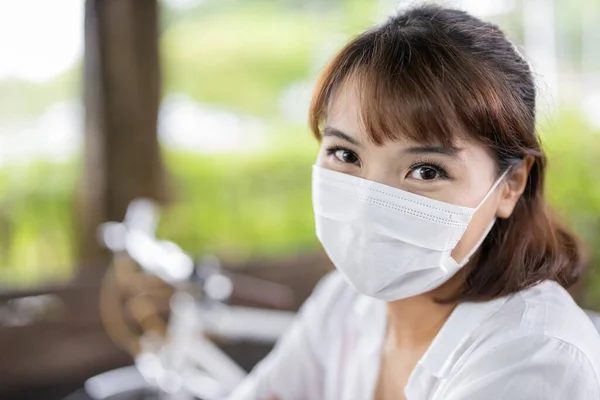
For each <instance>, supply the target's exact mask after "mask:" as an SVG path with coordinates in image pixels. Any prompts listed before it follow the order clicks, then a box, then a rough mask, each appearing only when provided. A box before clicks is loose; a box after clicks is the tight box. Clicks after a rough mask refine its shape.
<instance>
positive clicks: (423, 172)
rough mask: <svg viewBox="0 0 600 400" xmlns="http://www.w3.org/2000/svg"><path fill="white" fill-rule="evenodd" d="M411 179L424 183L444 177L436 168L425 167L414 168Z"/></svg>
mask: <svg viewBox="0 0 600 400" xmlns="http://www.w3.org/2000/svg"><path fill="white" fill-rule="evenodd" d="M410 177H411V178H413V179H418V180H422V181H431V180H434V179H438V178H441V177H443V174H442V173H441V172H440V171H439V170H437V169H436V168H433V167H430V166H426V165H423V166H420V167H416V168H413V170H412V171H411V172H410Z"/></svg>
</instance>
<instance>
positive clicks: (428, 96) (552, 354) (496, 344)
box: [231, 5, 600, 400]
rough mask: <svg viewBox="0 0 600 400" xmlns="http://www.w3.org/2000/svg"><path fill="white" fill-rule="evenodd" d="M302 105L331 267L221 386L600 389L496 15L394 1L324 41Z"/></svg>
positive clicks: (479, 393) (512, 53)
mask: <svg viewBox="0 0 600 400" xmlns="http://www.w3.org/2000/svg"><path fill="white" fill-rule="evenodd" d="M310 119H311V126H312V129H313V131H314V133H315V135H316V136H317V138H318V139H319V140H320V142H321V151H320V153H319V156H318V160H317V163H316V166H315V167H314V170H313V202H314V210H315V217H316V229H317V236H318V238H319V240H320V241H321V243H322V244H323V247H324V248H325V251H326V252H327V254H328V255H329V257H330V258H331V260H332V262H333V264H334V265H335V267H336V269H337V270H338V272H334V273H332V274H330V275H328V276H327V277H326V278H324V280H323V281H322V282H321V283H320V284H319V285H318V287H317V288H316V290H315V292H314V293H313V295H312V296H311V298H310V299H309V300H308V301H307V302H306V304H305V305H304V306H303V308H302V310H301V313H300V315H299V317H298V320H297V322H296V324H295V325H294V326H293V328H292V329H291V331H290V332H289V333H288V334H287V335H286V336H285V337H284V338H283V339H282V340H281V341H280V343H279V344H278V345H277V346H276V348H275V350H274V351H273V352H272V354H270V355H269V356H268V357H267V358H266V359H265V360H264V361H263V362H262V363H261V364H260V365H259V366H258V367H257V368H256V369H255V370H254V371H253V372H252V373H251V374H250V376H249V378H248V380H247V381H246V382H245V383H244V384H243V385H242V386H241V387H240V388H239V390H237V391H236V392H235V393H234V394H233V396H232V397H231V398H233V399H269V398H270V399H280V400H288V399H310V400H317V399H332V400H342V399H348V400H350V399H352V400H365V399H373V398H375V399H390V400H391V399H394V400H396V399H408V400H426V399H427V400H467V399H468V400H532V399H539V400H548V399H561V400H580V399H581V400H583V399H586V400H587V399H600V384H599V382H600V336H599V335H598V333H597V332H596V330H595V329H594V326H593V325H592V323H591V321H590V320H589V319H588V317H587V316H586V315H585V314H584V313H583V312H582V310H581V309H580V308H579V307H578V306H577V305H576V304H575V303H574V301H573V300H572V298H571V297H570V296H569V294H568V293H567V292H566V290H565V288H566V287H569V286H570V285H572V284H573V283H574V282H575V281H576V280H577V278H578V275H579V274H580V257H579V252H578V248H577V244H576V240H575V238H574V237H573V236H572V235H571V234H570V233H569V232H568V231H566V230H565V229H564V228H563V227H562V226H561V225H559V224H558V223H557V221H556V220H555V219H554V218H553V217H552V214H551V213H550V211H549V209H548V206H547V204H546V201H545V199H544V190H543V189H544V173H545V157H544V154H543V152H542V150H541V148H540V144H539V141H538V138H537V136H536V133H535V87H534V83H533V79H532V74H531V71H530V69H529V66H528V64H527V62H526V61H525V60H524V59H523V58H522V57H521V56H520V55H519V53H518V52H517V51H516V50H515V48H514V46H513V45H512V44H511V42H510V41H509V40H508V39H507V38H506V36H505V35H504V34H503V33H502V32H501V31H500V30H499V29H498V28H497V27H496V26H494V25H491V24H489V23H486V22H483V21H481V20H479V19H477V18H474V17H472V16H470V15H468V14H467V13H465V12H462V11H457V10H453V9H447V8H440V7H437V6H431V5H429V6H420V7H416V8H412V9H410V10H408V11H405V12H403V13H401V14H399V15H397V16H395V17H393V18H391V19H389V20H388V21H387V22H386V23H384V24H383V25H380V26H377V27H375V28H373V29H371V30H368V31H367V32H365V33H363V34H362V35H360V36H358V37H357V38H355V39H354V40H352V41H351V42H350V43H348V44H347V45H346V46H345V47H344V48H343V49H342V50H341V51H340V52H339V53H338V55H337V56H336V57H335V58H334V59H333V61H332V62H331V63H330V64H329V66H328V67H327V68H326V69H325V71H324V72H323V74H322V76H321V79H320V80H319V82H318V84H317V87H316V90H315V94H314V97H313V102H312V109H311V115H310Z"/></svg>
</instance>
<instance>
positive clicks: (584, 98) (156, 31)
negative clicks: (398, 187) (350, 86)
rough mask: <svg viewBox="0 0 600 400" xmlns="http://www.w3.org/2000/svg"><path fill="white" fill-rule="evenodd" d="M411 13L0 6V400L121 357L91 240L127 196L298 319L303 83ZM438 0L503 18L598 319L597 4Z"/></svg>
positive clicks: (268, 5)
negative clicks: (251, 279)
mask: <svg viewBox="0 0 600 400" xmlns="http://www.w3.org/2000/svg"><path fill="white" fill-rule="evenodd" d="M410 4H413V2H405V1H400V2H398V1H397V0H327V1H324V0H277V1H276V0H160V1H158V0H85V1H84V0H52V1H47V0H19V1H11V0H0V397H1V396H2V394H4V395H5V396H13V397H14V398H47V399H60V398H62V397H63V396H64V395H66V394H67V393H69V392H71V391H73V390H75V389H76V388H77V387H79V386H80V385H81V383H82V382H83V380H84V379H86V378H87V377H89V376H92V375H94V374H96V373H99V372H102V371H105V370H108V369H111V368H114V367H117V366H122V365H127V364H128V363H131V357H130V356H129V355H128V354H127V353H126V352H125V351H122V350H119V349H118V348H117V347H115V346H114V345H113V344H112V343H111V341H110V340H109V339H108V337H106V334H105V333H104V330H103V325H102V323H101V321H100V318H99V317H98V315H97V314H98V300H97V298H98V290H99V287H100V284H101V281H102V276H103V275H104V273H105V271H106V268H107V265H108V264H109V262H110V259H111V258H110V254H109V253H108V252H107V251H106V250H105V249H104V248H103V247H102V246H101V244H100V243H99V241H98V237H97V236H98V235H97V233H96V232H97V229H98V226H99V224H101V223H102V222H106V221H121V220H122V219H123V217H124V215H125V211H126V207H127V205H128V204H129V202H130V201H131V200H133V199H135V198H138V197H148V198H153V199H156V200H157V201H159V202H160V204H162V216H161V219H160V223H159V225H158V231H157V236H158V237H160V238H165V239H168V240H170V241H172V242H174V243H176V244H177V245H179V246H180V247H181V248H182V249H183V250H184V251H186V252H187V253H189V254H190V255H192V256H193V257H200V256H201V255H203V254H207V253H210V254H214V255H216V256H217V257H219V259H220V260H221V262H222V265H223V266H224V267H225V269H226V270H229V271H235V272H236V273H240V274H243V275H247V276H255V277H260V278H263V279H267V280H270V281H275V282H279V283H282V284H284V285H286V286H287V287H289V288H291V290H292V291H293V292H294V300H293V301H292V302H291V303H288V304H287V305H286V306H285V307H283V308H286V307H287V308H289V309H290V310H293V309H295V308H297V307H298V305H299V304H300V303H301V302H302V301H303V300H304V298H305V297H306V296H307V295H308V294H309V293H310V290H311V288H312V286H313V285H314V284H315V282H316V281H317V280H318V279H319V277H320V276H322V275H323V273H324V272H325V271H326V270H327V268H328V262H327V260H326V259H325V258H324V257H323V255H322V254H321V252H320V248H319V245H318V243H317V241H316V239H315V237H314V229H313V216H312V208H311V203H310V171H311V168H310V166H311V164H312V163H313V161H314V158H315V157H316V151H317V145H316V143H315V141H314V140H313V139H312V138H311V135H310V133H309V130H308V128H307V124H306V116H307V110H308V103H309V100H310V95H311V90H312V87H313V83H314V80H315V78H316V76H317V74H318V72H319V70H320V69H321V68H322V67H323V66H324V64H325V63H326V62H327V60H328V59H329V58H330V57H332V56H333V54H334V53H335V52H336V50H338V49H339V48H340V47H341V46H342V45H343V43H344V42H345V41H346V40H348V39H349V38H350V37H352V36H353V35H356V34H358V33H359V32H361V31H362V30H364V29H365V28H366V27H368V26H370V25H372V24H374V23H376V22H377V21H380V20H381V19H383V18H385V17H386V15H389V14H391V13H392V12H393V11H394V10H395V9H396V8H397V7H406V6H408V5H410ZM444 4H447V5H455V6H458V7H461V8H463V9H466V10H467V11H470V12H471V13H473V14H475V15H478V16H480V17H483V18H485V19H488V20H491V21H493V22H495V23H497V24H499V25H500V26H501V27H502V28H503V29H504V30H505V31H506V32H507V33H508V34H509V36H510V37H511V38H512V39H513V41H514V42H515V44H516V45H517V46H518V48H519V49H520V51H521V52H522V53H523V54H524V55H525V57H526V58H527V59H528V60H529V61H530V63H531V65H532V66H533V68H534V71H535V73H536V78H537V80H538V88H539V94H540V102H539V103H540V106H539V108H540V111H539V115H540V118H539V124H538V129H539V132H540V135H541V137H542V140H543V142H544V146H545V148H546V150H547V152H548V155H549V160H550V165H549V168H550V171H549V178H548V184H547V190H548V195H549V196H550V199H551V202H552V204H553V205H554V207H555V209H556V211H557V212H558V213H559V214H560V215H561V216H562V217H563V219H564V220H565V221H567V222H568V223H569V224H570V226H571V227H573V229H575V230H576V231H577V232H578V233H579V234H580V236H581V238H582V239H583V241H584V242H585V243H586V245H587V249H588V253H589V258H590V262H589V269H588V274H587V276H586V279H585V280H584V281H582V283H581V284H580V285H579V286H578V287H577V288H574V290H573V294H574V295H575V296H576V298H577V299H578V301H579V302H580V304H581V305H583V306H585V307H587V308H591V309H594V308H595V309H600V269H598V267H597V266H598V264H600V247H599V246H598V243H600V183H599V181H598V172H597V171H596V168H598V166H599V164H598V160H599V159H600V3H598V2H597V1H588V0H570V1H566V0H503V1H498V0H462V1H446V2H444ZM32 299H36V300H35V301H33V302H32ZM23 301H25V302H23ZM31 304H35V307H33V309H34V311H32V306H31ZM235 351H237V352H238V353H236V354H237V357H242V358H243V356H244V354H246V355H247V354H250V353H249V352H252V351H254V353H252V356H251V357H250V358H248V360H247V361H246V363H247V364H248V365H249V364H251V363H252V362H254V361H255V360H256V359H259V358H260V357H261V356H262V355H263V354H264V353H265V352H266V351H268V348H263V349H260V350H252V349H250V348H249V347H248V348H242V347H240V348H237V350H235ZM244 352H245V353H244ZM3 398H4V397H3Z"/></svg>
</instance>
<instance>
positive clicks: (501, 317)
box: [481, 281, 600, 351]
mask: <svg viewBox="0 0 600 400" xmlns="http://www.w3.org/2000/svg"><path fill="white" fill-rule="evenodd" d="M500 326H501V327H502V330H501V331H500V332H498V331H496V329H494V328H496V327H500ZM486 329H487V330H488V331H489V332H490V333H491V330H494V331H496V332H497V333H500V335H498V336H500V338H498V339H499V340H502V339H504V340H507V339H510V338H519V337H531V336H542V337H548V338H555V339H558V340H561V341H563V342H565V343H570V344H572V345H574V346H577V347H582V348H587V347H591V348H593V350H598V351H600V335H599V333H598V331H597V329H596V327H595V326H594V323H593V322H592V321H591V319H590V318H589V316H588V315H587V314H586V313H585V312H584V311H583V310H582V309H581V308H580V307H579V306H578V305H577V303H575V301H574V300H573V298H572V297H571V295H570V294H569V293H568V292H567V291H566V290H565V289H564V288H563V287H561V286H560V285H559V284H558V283H556V282H554V281H544V282H542V283H539V284H538V285H536V286H533V287H531V288H528V289H525V290H522V291H520V292H518V293H515V294H513V295H511V296H508V297H507V298H506V300H505V302H504V303H503V304H502V306H501V307H499V308H498V311H497V312H495V313H494V314H492V315H491V316H490V318H489V320H488V321H486V323H485V324H483V325H482V329H481V330H482V331H483V332H485V330H486Z"/></svg>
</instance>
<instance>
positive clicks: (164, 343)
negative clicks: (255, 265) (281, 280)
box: [85, 199, 294, 400]
mask: <svg viewBox="0 0 600 400" xmlns="http://www.w3.org/2000/svg"><path fill="white" fill-rule="evenodd" d="M157 222H158V207H157V205H156V204H155V203H153V202H151V201H149V200H145V199H141V200H136V201H134V202H132V203H131V205H130V206H129V208H128V210H127V215H126V217H125V220H124V221H123V222H119V223H117V222H110V223H106V224H103V225H102V226H101V228H100V230H99V233H100V240H101V241H102V243H103V244H104V245H106V247H107V248H108V249H110V251H111V252H112V253H113V256H114V257H113V263H112V266H111V268H110V269H109V271H108V272H107V275H106V277H105V280H104V282H103V285H102V289H101V295H100V297H101V298H100V305H101V316H102V319H103V322H104V324H105V327H106V330H107V333H108V334H109V336H110V337H111V338H112V339H113V341H114V342H115V343H116V344H118V345H119V346H121V347H122V348H124V349H126V350H127V351H129V352H130V353H131V354H132V355H133V356H134V360H135V365H133V366H130V367H125V368H120V369H117V370H112V371H109V372H106V373H103V374H100V375H97V376H95V377H93V378H91V379H89V380H88V381H87V382H86V383H85V391H86V393H87V395H88V396H89V397H91V398H92V399H94V400H108V399H111V400H117V399H150V398H152V399H170V400H175V399H177V400H183V399H202V400H213V399H219V398H223V397H225V396H226V395H227V394H228V393H229V392H231V391H232V390H233V389H234V388H235V387H236V386H237V385H238V384H239V383H240V382H241V381H242V379H244V377H245V375H246V371H245V370H244V369H243V368H241V367H240V366H239V365H238V364H237V363H236V362H234V361H233V360H232V359H231V358H230V357H229V356H228V355H227V354H226V353H225V352H223V351H222V350H221V349H220V348H219V347H218V346H217V345H216V344H215V342H213V339H225V340H228V341H231V340H244V341H257V342H267V343H274V342H275V341H276V340H277V339H278V338H279V337H280V336H281V334H282V333H283V332H284V331H285V330H286V329H287V328H288V326H289V325H290V324H291V322H292V320H293V318H294V313H293V312H288V311H279V310H272V309H263V308H252V307H241V306H232V305H229V304H228V300H229V299H230V298H231V295H232V293H233V291H234V284H233V282H234V281H235V279H233V278H234V277H235V275H233V274H230V273H227V272H224V271H223V270H221V269H220V267H219V261H218V259H217V258H215V257H210V256H209V257H205V258H203V259H202V260H201V262H199V263H194V261H193V260H192V258H191V257H190V256H189V255H187V254H186V253H185V252H183V251H182V250H181V249H180V248H179V247H178V246H177V245H176V244H174V243H172V242H168V241H161V240H158V239H156V237H155V228H156V225H157ZM238 278H239V276H238ZM238 280H239V279H238ZM242 280H243V286H244V287H245V292H247V293H254V294H255V295H256V296H255V297H260V299H258V300H259V301H261V302H263V303H267V304H271V305H275V304H279V305H281V304H290V303H293V301H294V298H293V292H292V291H291V289H290V288H288V287H286V286H283V285H279V284H275V283H270V282H265V281H262V280H258V279H255V278H249V277H244V278H242ZM250 297H252V296H250Z"/></svg>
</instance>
